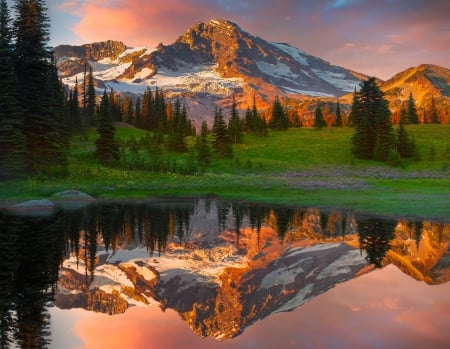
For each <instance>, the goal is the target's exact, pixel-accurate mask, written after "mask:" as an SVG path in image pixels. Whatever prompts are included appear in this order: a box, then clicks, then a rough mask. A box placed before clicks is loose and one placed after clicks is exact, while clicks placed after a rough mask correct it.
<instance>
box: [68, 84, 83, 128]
mask: <svg viewBox="0 0 450 349" xmlns="http://www.w3.org/2000/svg"><path fill="white" fill-rule="evenodd" d="M69 120H70V121H69V122H70V123H69V127H70V132H71V133H72V134H82V133H83V124H82V121H81V113H80V106H79V101H78V79H75V86H74V87H73V89H72V91H71V95H70V97H69Z"/></svg>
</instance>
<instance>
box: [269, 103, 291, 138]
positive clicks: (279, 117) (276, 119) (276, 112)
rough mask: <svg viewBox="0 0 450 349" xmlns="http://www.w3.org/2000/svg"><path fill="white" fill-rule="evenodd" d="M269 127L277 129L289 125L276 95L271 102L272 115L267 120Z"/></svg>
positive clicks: (284, 128) (285, 127)
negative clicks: (268, 120)
mask: <svg viewBox="0 0 450 349" xmlns="http://www.w3.org/2000/svg"><path fill="white" fill-rule="evenodd" d="M269 127H270V128H272V129H273V130H278V131H281V130H286V129H287V128H288V127H289V120H288V117H287V115H286V113H285V112H284V109H283V106H282V105H281V102H280V100H279V99H278V97H276V98H275V100H274V102H273V104H272V117H271V119H270V122H269Z"/></svg>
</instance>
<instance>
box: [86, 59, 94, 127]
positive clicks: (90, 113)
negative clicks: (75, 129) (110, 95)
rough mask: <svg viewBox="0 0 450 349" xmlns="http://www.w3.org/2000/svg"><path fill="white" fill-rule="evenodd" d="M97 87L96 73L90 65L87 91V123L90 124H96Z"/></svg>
mask: <svg viewBox="0 0 450 349" xmlns="http://www.w3.org/2000/svg"><path fill="white" fill-rule="evenodd" d="M94 116H95V87H94V75H93V73H92V67H91V66H89V74H88V76H87V91H86V123H87V125H88V126H93V125H94V120H95V117H94Z"/></svg>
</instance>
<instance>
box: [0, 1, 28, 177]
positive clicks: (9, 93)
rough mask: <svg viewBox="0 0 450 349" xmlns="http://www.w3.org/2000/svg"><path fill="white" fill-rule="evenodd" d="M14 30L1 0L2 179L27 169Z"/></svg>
mask: <svg viewBox="0 0 450 349" xmlns="http://www.w3.org/2000/svg"><path fill="white" fill-rule="evenodd" d="M11 40H12V33H11V28H10V17H9V9H8V5H7V3H6V0H1V1H0V81H1V83H0V149H1V151H0V179H8V178H13V177H17V176H20V175H21V174H23V171H24V154H25V139H24V136H23V134H22V118H23V115H22V113H21V110H20V108H19V103H18V95H17V79H16V75H15V73H14V66H13V60H12V59H13V50H12V46H11Z"/></svg>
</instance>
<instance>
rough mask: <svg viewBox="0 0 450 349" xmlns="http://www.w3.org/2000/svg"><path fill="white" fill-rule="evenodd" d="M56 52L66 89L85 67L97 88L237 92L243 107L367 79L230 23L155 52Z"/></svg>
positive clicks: (102, 46) (110, 45) (213, 94)
mask: <svg viewBox="0 0 450 349" xmlns="http://www.w3.org/2000/svg"><path fill="white" fill-rule="evenodd" d="M54 51H55V56H56V58H57V60H58V68H59V71H60V74H61V77H62V78H63V81H64V83H66V84H68V85H73V84H74V82H75V76H76V77H77V78H78V81H81V80H82V79H83V72H84V67H85V64H86V63H88V64H89V65H90V66H92V68H93V70H94V76H95V78H96V80H97V83H98V87H99V88H112V89H114V90H115V91H117V92H124V93H127V92H128V93H143V92H144V91H145V89H146V88H147V87H148V86H151V87H156V86H157V87H159V88H162V89H164V91H166V92H167V93H169V94H174V93H176V94H181V95H183V96H185V97H191V98H197V99H199V100H202V101H205V100H208V99H209V100H210V101H211V100H212V101H213V102H216V101H221V100H223V99H229V98H230V96H231V95H232V94H233V93H235V94H237V97H238V99H239V98H240V99H241V100H243V101H244V100H245V102H246V103H247V101H248V100H251V99H252V97H253V94H254V93H256V94H257V96H258V97H259V98H258V99H259V100H261V101H265V102H267V103H271V102H272V101H273V98H274V97H275V96H280V97H289V98H290V97H293V98H299V97H304V96H314V97H333V98H334V97H339V96H342V95H344V94H346V93H349V92H352V91H353V90H354V88H355V87H356V86H358V84H359V83H360V81H361V77H363V76H364V75H362V74H360V73H356V72H352V71H350V70H347V69H345V68H342V67H338V66H334V65H331V64H330V63H328V62H326V61H324V60H322V59H320V58H317V57H314V56H312V55H310V54H308V53H306V52H304V51H301V50H299V49H297V48H295V47H293V46H290V45H289V44H286V43H273V42H269V41H266V40H263V39H261V38H259V37H256V36H253V35H251V34H249V33H247V32H246V31H244V30H242V29H241V28H240V27H239V26H238V25H237V24H235V23H233V22H230V21H226V20H210V21H209V22H206V23H198V24H196V25H194V26H193V27H191V28H189V29H188V30H187V31H186V32H185V33H184V34H183V35H181V36H180V37H179V38H178V39H177V40H176V41H175V42H174V43H172V44H170V45H167V46H166V45H163V44H160V45H158V47H156V48H155V49H153V50H149V49H146V48H143V47H139V48H127V47H126V46H125V45H124V44H123V43H121V42H115V41H108V42H104V43H94V44H89V45H83V46H67V45H64V46H57V47H55V49H54ZM250 97H251V98H250ZM247 98H248V99H247ZM246 106H247V105H245V106H244V107H246Z"/></svg>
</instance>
